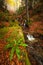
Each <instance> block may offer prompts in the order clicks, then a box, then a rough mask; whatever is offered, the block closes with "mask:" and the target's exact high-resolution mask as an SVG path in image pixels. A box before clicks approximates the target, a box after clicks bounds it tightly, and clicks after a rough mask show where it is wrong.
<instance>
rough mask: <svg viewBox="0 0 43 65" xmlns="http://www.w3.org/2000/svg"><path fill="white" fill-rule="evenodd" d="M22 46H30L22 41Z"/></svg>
mask: <svg viewBox="0 0 43 65" xmlns="http://www.w3.org/2000/svg"><path fill="white" fill-rule="evenodd" d="M20 46H24V47H26V46H28V45H27V44H25V43H21V44H20Z"/></svg>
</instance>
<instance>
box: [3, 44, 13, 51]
mask: <svg viewBox="0 0 43 65" xmlns="http://www.w3.org/2000/svg"><path fill="white" fill-rule="evenodd" d="M12 47H13V44H12V43H10V44H7V45H5V47H4V49H5V50H7V49H9V48H12Z"/></svg>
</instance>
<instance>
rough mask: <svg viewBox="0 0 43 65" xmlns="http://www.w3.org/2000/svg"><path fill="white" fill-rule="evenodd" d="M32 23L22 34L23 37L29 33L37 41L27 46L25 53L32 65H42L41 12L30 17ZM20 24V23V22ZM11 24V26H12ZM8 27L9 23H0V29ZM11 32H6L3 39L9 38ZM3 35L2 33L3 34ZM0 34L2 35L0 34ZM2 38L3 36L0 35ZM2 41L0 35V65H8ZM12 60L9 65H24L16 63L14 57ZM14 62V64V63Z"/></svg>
mask: <svg viewBox="0 0 43 65" xmlns="http://www.w3.org/2000/svg"><path fill="white" fill-rule="evenodd" d="M30 19H31V21H32V23H31V25H29V27H28V28H23V32H24V34H25V35H27V34H28V33H30V34H31V35H33V36H34V37H35V39H37V40H38V41H37V42H32V44H29V42H28V45H29V46H30V48H27V52H28V56H29V59H30V61H31V64H32V65H43V12H41V13H37V14H35V15H33V16H31V17H30ZM20 23H22V22H20ZM12 25H13V24H11V26H12ZM3 26H5V27H9V26H10V23H9V22H7V21H6V22H0V27H3ZM1 31H2V30H1ZM12 31H13V29H11V30H9V32H8V31H6V32H8V33H7V34H6V35H5V37H4V39H5V38H6V37H9V35H10V33H11V32H12ZM3 33H4V32H3ZM0 34H2V33H1V32H0ZM2 37H3V34H2ZM4 39H1V35H0V65H9V58H8V57H9V52H8V51H7V52H3V47H4V46H5V44H6V41H5V40H4ZM31 47H32V48H31ZM14 59H15V60H16V61H15V60H13V61H12V62H11V63H10V65H15V64H16V65H25V63H24V64H22V63H21V62H19V61H18V59H17V58H16V55H14ZM14 62H15V63H14Z"/></svg>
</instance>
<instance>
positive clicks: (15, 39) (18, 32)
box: [0, 21, 30, 65]
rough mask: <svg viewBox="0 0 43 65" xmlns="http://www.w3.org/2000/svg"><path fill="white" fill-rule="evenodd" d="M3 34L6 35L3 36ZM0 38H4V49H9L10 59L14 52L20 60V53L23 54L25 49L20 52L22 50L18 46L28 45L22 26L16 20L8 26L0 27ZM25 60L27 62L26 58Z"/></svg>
mask: <svg viewBox="0 0 43 65" xmlns="http://www.w3.org/2000/svg"><path fill="white" fill-rule="evenodd" d="M9 32H10V33H9ZM9 34H10V35H9ZM5 36H8V37H6V38H4V37H5ZM0 39H4V40H5V41H6V42H7V44H6V45H5V47H4V50H5V51H7V50H8V49H10V50H9V52H10V54H9V59H10V61H11V60H12V59H13V56H14V54H16V55H17V58H18V60H20V59H21V55H22V56H23V53H25V51H24V52H22V51H23V50H22V49H21V48H20V47H24V48H26V47H27V46H28V45H27V44H26V43H25V39H24V35H23V31H22V28H21V27H20V26H19V24H18V22H17V21H16V22H15V23H14V24H13V25H12V24H11V26H9V27H3V28H0ZM23 57H24V56H23ZM22 59H23V58H22ZM25 62H27V63H28V61H27V60H26V61H25ZM26 65H27V64H26ZM29 65H30V64H29Z"/></svg>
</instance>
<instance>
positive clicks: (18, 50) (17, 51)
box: [16, 47, 21, 59]
mask: <svg viewBox="0 0 43 65" xmlns="http://www.w3.org/2000/svg"><path fill="white" fill-rule="evenodd" d="M20 52H21V51H20V49H19V48H18V47H17V48H16V54H17V57H18V59H20Z"/></svg>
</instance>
